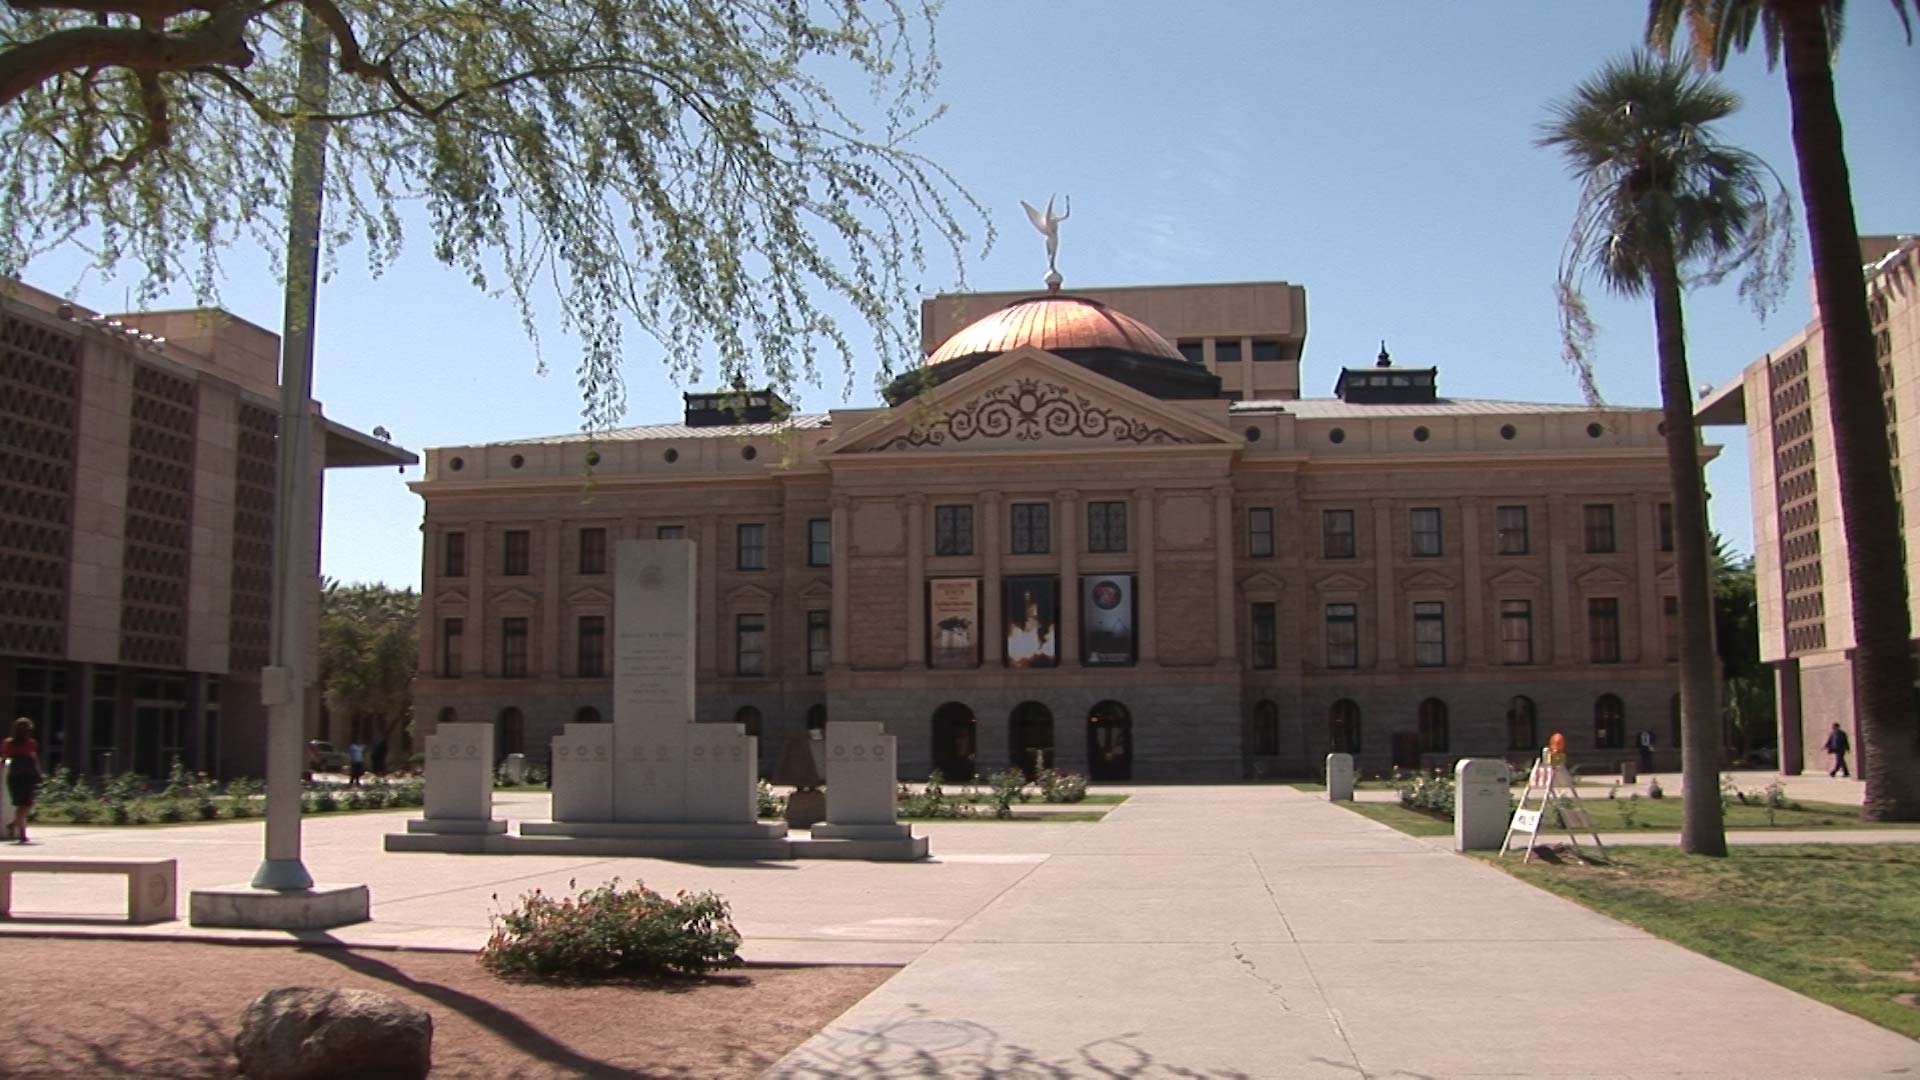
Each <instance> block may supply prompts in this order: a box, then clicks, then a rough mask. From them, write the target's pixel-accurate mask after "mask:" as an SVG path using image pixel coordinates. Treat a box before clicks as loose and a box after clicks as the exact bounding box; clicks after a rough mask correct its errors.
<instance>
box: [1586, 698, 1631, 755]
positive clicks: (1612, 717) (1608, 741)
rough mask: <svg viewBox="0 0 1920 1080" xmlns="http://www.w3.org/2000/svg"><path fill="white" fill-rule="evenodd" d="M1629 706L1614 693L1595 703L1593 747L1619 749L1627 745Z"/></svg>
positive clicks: (1596, 748)
mask: <svg viewBox="0 0 1920 1080" xmlns="http://www.w3.org/2000/svg"><path fill="white" fill-rule="evenodd" d="M1626 737H1627V707H1626V705H1624V704H1622V703H1621V701H1620V699H1619V698H1617V697H1615V696H1614V695H1612V694H1601V695H1600V698H1599V700H1598V701H1595V702H1594V703H1593V748H1594V749H1595V750H1618V749H1620V748H1621V747H1622V746H1624V745H1626Z"/></svg>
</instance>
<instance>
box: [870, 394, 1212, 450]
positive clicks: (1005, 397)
mask: <svg viewBox="0 0 1920 1080" xmlns="http://www.w3.org/2000/svg"><path fill="white" fill-rule="evenodd" d="M1069 438H1079V439H1084V440H1088V441H1091V442H1108V443H1133V444H1137V445H1146V446H1159V445H1171V444H1175V443H1190V442H1193V441H1194V440H1193V439H1191V438H1188V437H1187V436H1185V435H1181V434H1178V433H1176V432H1173V431H1169V430H1168V429H1167V428H1165V427H1162V426H1160V425H1159V424H1156V423H1154V422H1152V421H1150V420H1143V419H1141V418H1140V417H1137V416H1130V415H1128V414H1126V413H1124V412H1121V411H1120V410H1117V409H1114V408H1112V407H1110V406H1109V405H1107V404H1105V403H1103V402H1099V401H1095V400H1093V399H1092V398H1091V397H1088V396H1087V395H1086V394H1083V393H1080V392H1079V391H1078V390H1076V389H1074V388H1073V387H1070V386H1067V385H1065V384H1063V383H1058V382H1054V381H1053V380H1051V379H1046V378H1040V377H1028V378H1021V379H1015V380H1014V381H1012V382H1008V383H1003V384H1001V385H999V386H996V387H993V388H992V389H990V390H988V391H987V392H986V393H983V394H980V395H979V396H977V397H974V398H972V399H971V400H968V401H965V402H962V403H960V404H957V405H954V406H951V407H949V408H946V409H943V410H941V411H940V412H939V413H938V414H937V415H935V416H933V417H932V418H930V419H929V420H928V422H927V423H925V424H921V425H916V426H915V427H913V428H911V429H910V430H907V431H903V432H901V433H900V434H898V435H895V436H894V437H893V438H891V439H888V440H886V441H884V442H881V443H879V444H877V445H875V446H870V447H867V448H866V449H867V451H868V452H875V451H881V450H900V449H918V448H921V447H929V446H934V447H954V446H960V445H963V444H966V443H971V442H975V441H989V440H990V441H1002V440H1007V439H1012V440H1013V441H1015V442H1027V443H1031V442H1039V441H1040V440H1042V439H1069Z"/></svg>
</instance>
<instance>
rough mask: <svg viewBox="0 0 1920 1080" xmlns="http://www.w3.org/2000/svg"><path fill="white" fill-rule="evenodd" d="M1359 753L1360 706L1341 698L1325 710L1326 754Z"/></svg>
mask: <svg viewBox="0 0 1920 1080" xmlns="http://www.w3.org/2000/svg"><path fill="white" fill-rule="evenodd" d="M1359 752H1360V706H1359V705H1356V704H1354V702H1353V701H1352V700H1351V699H1349V698H1341V699H1340V700H1339V701H1336V702H1334V703H1333V707H1332V708H1331V709H1328V710H1327V753H1329V754H1358V753H1359Z"/></svg>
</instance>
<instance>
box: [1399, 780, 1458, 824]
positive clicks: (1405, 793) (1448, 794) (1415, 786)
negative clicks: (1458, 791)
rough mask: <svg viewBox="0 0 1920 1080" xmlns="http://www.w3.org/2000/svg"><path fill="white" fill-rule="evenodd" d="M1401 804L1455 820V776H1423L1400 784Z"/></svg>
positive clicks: (1410, 808) (1409, 808)
mask: <svg viewBox="0 0 1920 1080" xmlns="http://www.w3.org/2000/svg"><path fill="white" fill-rule="evenodd" d="M1400 805H1401V806H1403V807H1406V808H1407V809H1408V810H1417V811H1419V812H1421V813H1423V814H1432V815H1433V816H1434V817H1440V818H1445V819H1447V820H1448V821H1452V820H1453V778H1452V777H1450V776H1421V777H1416V778H1415V779H1414V780H1413V782H1412V783H1406V784H1401V785H1400Z"/></svg>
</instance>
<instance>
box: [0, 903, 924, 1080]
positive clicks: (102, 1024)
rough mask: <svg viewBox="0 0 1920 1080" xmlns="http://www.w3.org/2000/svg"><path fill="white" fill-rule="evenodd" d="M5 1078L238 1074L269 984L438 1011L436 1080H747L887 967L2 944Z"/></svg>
mask: <svg viewBox="0 0 1920 1080" xmlns="http://www.w3.org/2000/svg"><path fill="white" fill-rule="evenodd" d="M0 970H3V971H4V972H5V986H6V987H7V999H8V1000H7V1007H6V1008H5V1009H0V1076H5V1077H18V1078H21V1080H37V1078H42V1077H61V1078H71V1077H88V1078H103V1077H151V1078H155V1080H187V1078H193V1080H199V1078H203V1077H204V1078H211V1077H220V1078H230V1077H235V1076H238V1075H239V1073H238V1066H237V1064H236V1063H235V1060H234V1057H233V1037H234V1034H235V1033H236V1032H237V1031H238V1029H239V1018H240V1012H241V1010H242V1009H244V1008H245V1007H246V1005H247V1003H248V1002H250V1001H252V1000H253V999H254V998H256V997H258V996H259V995H261V994H263V993H265V992H266V991H268V990H271V989H273V988H275V987H280V986H321V987H329V988H346V987H358V988H362V989H367V990H375V991H378V992H380V993H383V994H387V995H389V996H391V997H394V998H396V999H398V1000H400V1001H405V1002H407V1003H409V1004H412V1005H417V1006H419V1007H421V1008H424V1009H426V1010H427V1011H428V1012H429V1013H431V1014H432V1015H433V1075H434V1076H435V1077H449V1078H450V1077H487V1078H513V1080H521V1078H524V1080H558V1078H562V1077H566V1078H573V1077H608V1078H654V1077H659V1078H667V1077H674V1078H678V1077H687V1078H692V1077H700V1078H723V1077H752V1076H757V1075H758V1074H759V1073H760V1072H761V1071H763V1070H765V1069H766V1068H767V1067H768V1066H770V1065H772V1064H773V1063H774V1062H775V1061H777V1060H779V1059H780V1058H781V1057H782V1056H783V1055H785V1054H786V1053H787V1052H788V1051H789V1050H792V1049H793V1048H794V1047H796V1046H798V1045H800V1043H802V1042H804V1041H805V1040H806V1039H807V1038H808V1037H810V1036H811V1035H813V1033H814V1032H816V1031H818V1030H820V1029H821V1028H822V1027H824V1026H826V1024H827V1023H828V1022H829V1021H831V1020H833V1019H834V1018H835V1017H837V1016H839V1015H840V1014H841V1013H842V1012H845V1011H846V1010H847V1009H848V1008H849V1007H850V1006H851V1005H852V1004H853V1003H854V1002H856V1001H858V1000H860V999H861V998H862V997H864V996H866V994H867V993H868V992H869V991H871V990H872V989H873V988H874V987H876V986H878V985H880V984H881V983H882V982H885V981H886V979H887V978H888V977H889V976H890V975H892V974H893V972H894V970H895V969H893V968H885V967H771V966H767V967H762V966H753V967H745V968H734V969H731V970H728V971H725V972H721V973H717V974H715V975H713V976H710V977H708V978H705V979H686V980H661V981H658V982H653V983H648V984H626V985H603V986H579V987H556V986H549V985H540V984H528V983H512V982H503V981H501V980H500V979H497V978H495V977H494V976H493V975H491V974H489V973H488V972H487V971H486V970H485V969H483V968H481V967H480V965H479V964H478V963H477V962H476V961H475V960H474V957H473V954H471V953H446V952H416V951H395V950H382V949H345V948H315V949H308V948H291V947H285V946H272V947H266V946H242V945H216V944H205V943H200V942H182V941H127V940H111V939H93V938H89V939H78V938H51V937H27V936H20V937H6V938H4V939H0Z"/></svg>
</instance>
